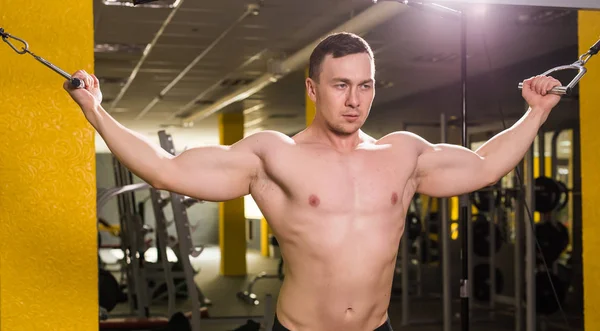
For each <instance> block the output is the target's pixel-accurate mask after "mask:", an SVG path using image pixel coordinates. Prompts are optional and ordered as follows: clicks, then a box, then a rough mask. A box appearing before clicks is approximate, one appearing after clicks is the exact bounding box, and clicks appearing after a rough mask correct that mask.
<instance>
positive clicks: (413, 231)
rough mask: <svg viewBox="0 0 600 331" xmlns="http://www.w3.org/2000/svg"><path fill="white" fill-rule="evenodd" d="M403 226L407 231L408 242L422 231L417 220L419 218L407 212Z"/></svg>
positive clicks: (419, 220) (413, 213)
mask: <svg viewBox="0 0 600 331" xmlns="http://www.w3.org/2000/svg"><path fill="white" fill-rule="evenodd" d="M405 226H406V228H407V230H408V231H407V234H408V239H410V240H415V239H417V238H418V237H419V235H421V231H422V230H423V226H422V224H421V219H419V216H418V215H417V213H415V212H409V213H407V214H406V222H405Z"/></svg>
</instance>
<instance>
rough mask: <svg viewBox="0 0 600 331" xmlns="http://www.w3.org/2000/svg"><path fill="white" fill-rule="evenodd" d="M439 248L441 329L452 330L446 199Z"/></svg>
mask: <svg viewBox="0 0 600 331" xmlns="http://www.w3.org/2000/svg"><path fill="white" fill-rule="evenodd" d="M440 127H441V141H440V142H441V143H446V141H447V132H446V131H447V130H446V129H447V124H446V115H445V114H443V113H442V114H441V115H440ZM440 246H441V247H440V248H441V254H442V256H441V258H442V280H443V281H442V300H443V308H442V310H443V331H451V330H452V292H451V291H450V286H451V280H452V273H451V270H450V224H449V221H448V199H447V198H441V199H440Z"/></svg>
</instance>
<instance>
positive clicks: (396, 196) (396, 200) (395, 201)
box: [391, 192, 398, 205]
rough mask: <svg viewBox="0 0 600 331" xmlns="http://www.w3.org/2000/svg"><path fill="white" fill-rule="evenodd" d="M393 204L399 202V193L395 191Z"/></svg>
mask: <svg viewBox="0 0 600 331" xmlns="http://www.w3.org/2000/svg"><path fill="white" fill-rule="evenodd" d="M391 200H392V205H395V204H396V203H398V193H396V192H394V193H392V198H391Z"/></svg>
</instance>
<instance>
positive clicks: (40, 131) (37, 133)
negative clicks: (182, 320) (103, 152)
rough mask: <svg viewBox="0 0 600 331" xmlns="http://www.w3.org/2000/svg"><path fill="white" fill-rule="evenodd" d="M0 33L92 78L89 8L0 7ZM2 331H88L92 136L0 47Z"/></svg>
mask: <svg viewBox="0 0 600 331" xmlns="http://www.w3.org/2000/svg"><path fill="white" fill-rule="evenodd" d="M0 8H1V9H2V11H0V27H3V28H5V30H6V31H7V32H8V33H11V34H14V35H16V36H18V37H21V38H23V39H25V40H27V41H28V42H29V45H30V49H31V51H33V52H34V53H36V54H38V55H40V56H42V57H44V58H46V59H47V60H49V61H51V62H53V63H55V64H56V65H58V66H59V67H62V68H63V69H65V70H66V71H68V72H72V71H75V70H76V69H79V68H83V69H85V70H87V71H88V72H91V71H92V69H93V56H94V54H93V25H92V24H93V19H92V1H64V0H44V1H40V0H19V1H14V0H0ZM0 63H1V65H0V100H2V101H1V102H0V135H1V136H0V260H1V261H2V264H1V267H2V269H1V270H0V275H1V276H0V279H1V281H2V284H1V290H0V300H1V306H0V307H1V309H2V310H1V312H0V322H1V328H2V330H3V331H4V330H10V331H19V330H52V331H55V330H78V331H81V330H97V329H98V298H97V297H98V289H97V277H98V276H97V257H96V256H97V254H96V217H95V213H96V210H95V192H96V187H95V182H96V180H95V164H94V162H95V161H94V141H93V139H94V136H93V131H92V129H91V127H90V126H89V125H88V124H87V122H86V121H85V119H84V118H83V116H82V114H81V112H80V111H79V110H78V108H77V106H76V105H75V104H74V103H73V102H72V101H71V100H70V98H69V97H68V95H67V94H66V92H64V91H63V90H62V83H63V81H64V79H63V78H62V77H60V76H59V75H57V74H56V73H55V72H53V71H51V70H50V69H48V68H46V67H45V66H43V65H42V64H40V63H39V62H37V61H35V60H34V59H33V58H32V57H31V56H29V55H17V54H16V53H15V52H14V51H13V50H12V49H11V48H10V47H8V45H6V44H5V43H4V42H0Z"/></svg>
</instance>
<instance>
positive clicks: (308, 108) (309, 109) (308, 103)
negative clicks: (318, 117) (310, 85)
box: [304, 68, 317, 126]
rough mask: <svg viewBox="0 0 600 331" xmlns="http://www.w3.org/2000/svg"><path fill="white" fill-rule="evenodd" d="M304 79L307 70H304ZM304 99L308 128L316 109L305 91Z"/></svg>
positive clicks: (306, 75)
mask: <svg viewBox="0 0 600 331" xmlns="http://www.w3.org/2000/svg"><path fill="white" fill-rule="evenodd" d="M304 75H305V77H306V78H308V68H306V71H305V74H304ZM304 98H305V100H306V102H305V104H304V105H305V110H306V111H305V113H306V126H309V125H310V123H312V121H313V119H314V118H315V114H316V112H317V108H316V106H315V103H314V102H312V100H311V99H310V98H309V97H308V93H307V91H306V90H305V91H304Z"/></svg>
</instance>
